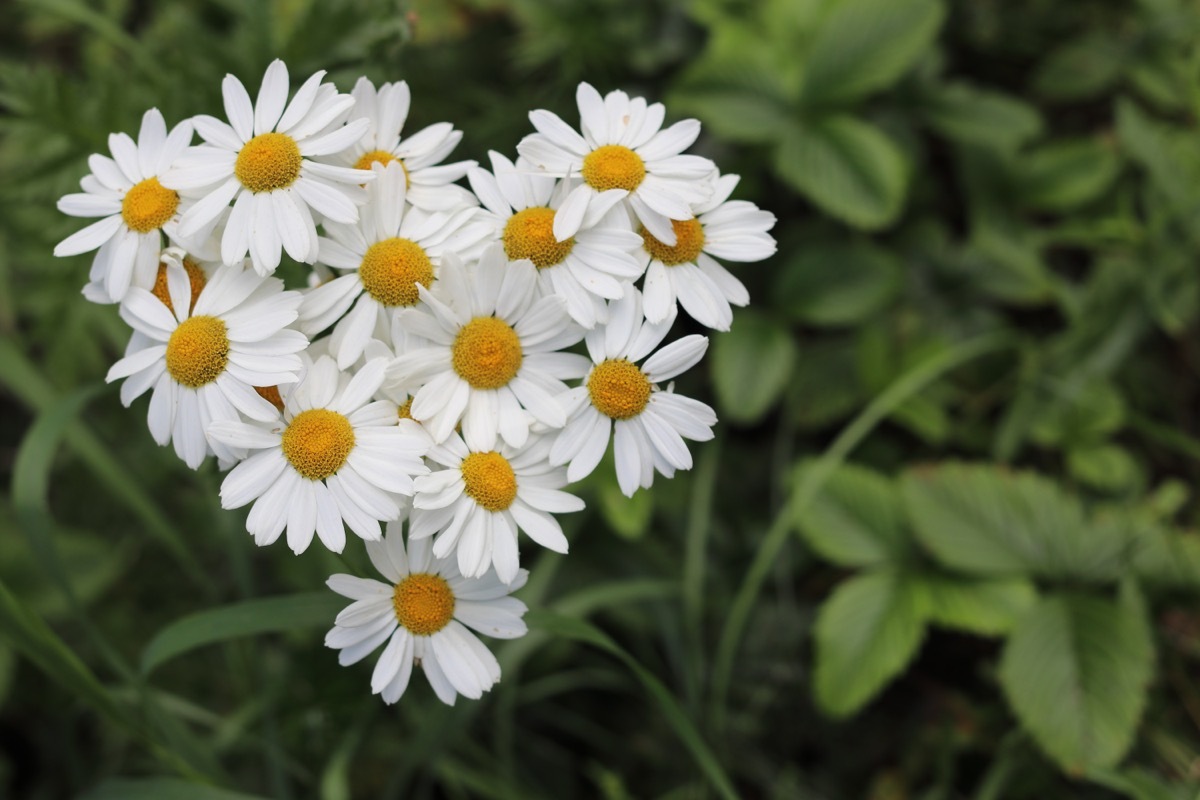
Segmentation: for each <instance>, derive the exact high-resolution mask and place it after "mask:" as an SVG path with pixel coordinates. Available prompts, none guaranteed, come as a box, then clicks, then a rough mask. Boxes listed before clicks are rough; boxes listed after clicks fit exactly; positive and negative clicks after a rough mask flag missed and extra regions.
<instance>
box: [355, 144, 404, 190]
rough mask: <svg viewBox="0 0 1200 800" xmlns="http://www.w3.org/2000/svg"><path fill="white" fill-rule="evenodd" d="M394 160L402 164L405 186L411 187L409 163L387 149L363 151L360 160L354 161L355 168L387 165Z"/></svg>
mask: <svg viewBox="0 0 1200 800" xmlns="http://www.w3.org/2000/svg"><path fill="white" fill-rule="evenodd" d="M393 161H395V162H397V163H398V164H399V165H400V169H402V170H404V188H405V189H411V188H412V179H411V178H409V176H408V165H407V164H405V163H404V159H403V158H396V157H395V156H394V155H392V154H391V153H389V152H388V151H387V150H371V151H370V152H367V153H363V154H362V155H361V156H360V157H359V159H358V161H355V162H354V168H355V169H370V168H371V165H372V164H383V165H384V166H385V167H386V166H387V165H388V164H390V163H392V162H393Z"/></svg>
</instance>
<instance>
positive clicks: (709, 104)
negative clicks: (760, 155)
mask: <svg viewBox="0 0 1200 800" xmlns="http://www.w3.org/2000/svg"><path fill="white" fill-rule="evenodd" d="M671 107H672V108H675V109H678V112H677V113H683V114H695V115H696V116H697V117H699V118H700V120H701V121H702V122H703V123H704V126H705V130H707V131H711V132H712V133H713V134H715V135H716V136H717V137H719V138H722V139H728V140H729V141H731V142H748V143H762V142H773V141H777V140H778V139H781V138H782V137H783V134H784V132H785V131H786V130H787V128H788V126H789V125H790V124H791V122H790V121H791V114H790V113H789V110H788V108H787V107H786V106H784V105H783V104H782V103H781V102H780V101H779V99H778V98H775V97H771V96H769V95H766V94H755V93H753V92H751V91H747V90H746V89H737V88H732V89H719V88H717V89H707V90H697V91H692V92H686V93H681V94H680V95H679V96H678V98H677V101H676V102H675V103H673V104H672V106H671Z"/></svg>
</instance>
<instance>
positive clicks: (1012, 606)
mask: <svg viewBox="0 0 1200 800" xmlns="http://www.w3.org/2000/svg"><path fill="white" fill-rule="evenodd" d="M920 580H921V587H922V590H923V591H924V592H925V594H926V598H927V604H928V605H927V612H928V615H929V621H930V622H932V623H933V624H934V625H940V626H942V627H945V628H953V629H955V630H960V631H966V632H967V633H977V634H980V635H982V636H998V635H1000V634H1003V633H1008V632H1009V631H1010V630H1012V629H1013V627H1014V626H1015V625H1016V623H1017V620H1019V619H1020V618H1021V617H1022V616H1023V615H1024V614H1025V612H1026V611H1028V610H1029V608H1030V607H1031V606H1032V605H1033V604H1034V603H1035V602H1036V601H1037V592H1036V591H1035V590H1034V588H1033V584H1032V583H1030V582H1029V581H1026V580H1021V579H1014V580H978V579H969V578H962V577H958V576H953V575H923V576H921V579H920Z"/></svg>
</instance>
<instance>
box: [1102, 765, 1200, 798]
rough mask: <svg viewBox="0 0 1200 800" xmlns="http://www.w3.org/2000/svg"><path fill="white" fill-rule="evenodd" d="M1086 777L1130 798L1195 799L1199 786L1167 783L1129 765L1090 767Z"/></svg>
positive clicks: (1192, 783)
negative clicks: (1118, 767) (1126, 767)
mask: <svg viewBox="0 0 1200 800" xmlns="http://www.w3.org/2000/svg"><path fill="white" fill-rule="evenodd" d="M1087 779H1088V780H1089V781H1091V782H1093V783H1098V784H1100V785H1101V786H1104V787H1105V788H1108V789H1112V790H1113V791H1114V792H1120V793H1121V794H1123V795H1124V796H1125V797H1128V798H1130V800H1196V798H1197V797H1200V786H1198V785H1197V784H1196V783H1195V782H1194V781H1189V782H1187V783H1167V782H1166V781H1164V780H1163V779H1162V778H1161V777H1160V776H1159V775H1157V774H1155V773H1153V772H1150V771H1149V770H1146V769H1140V768H1137V767H1131V768H1129V769H1124V770H1120V771H1118V770H1115V769H1092V770H1088V773H1087Z"/></svg>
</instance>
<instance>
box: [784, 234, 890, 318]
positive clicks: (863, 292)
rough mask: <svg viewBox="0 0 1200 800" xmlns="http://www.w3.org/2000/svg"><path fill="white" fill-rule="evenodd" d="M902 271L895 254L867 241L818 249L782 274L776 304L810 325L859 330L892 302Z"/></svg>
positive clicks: (801, 256) (799, 256) (797, 259)
mask: <svg viewBox="0 0 1200 800" xmlns="http://www.w3.org/2000/svg"><path fill="white" fill-rule="evenodd" d="M903 270H904V265H903V263H902V262H901V260H900V259H899V258H898V257H897V256H896V255H895V254H894V253H892V252H890V251H888V250H884V249H883V248H881V247H876V246H874V245H871V244H868V243H866V242H853V243H847V244H816V245H812V246H809V247H804V248H801V250H800V251H799V253H798V254H797V255H796V257H795V258H793V259H792V260H791V261H790V262H789V263H788V264H787V265H786V266H785V267H784V268H783V269H781V270H779V278H778V280H777V281H776V283H775V292H774V295H773V298H772V301H773V302H774V304H775V306H776V307H777V308H779V309H780V310H781V311H783V312H784V313H786V314H788V315H789V316H791V317H792V318H793V319H796V320H798V321H800V322H804V323H806V324H808V325H816V326H821V327H841V326H850V325H857V324H859V323H861V322H863V321H865V320H867V319H869V318H871V317H873V316H874V315H875V314H877V313H878V312H879V311H880V310H881V309H882V308H883V307H884V306H886V305H887V304H888V303H889V302H891V300H892V299H893V298H894V297H895V296H896V293H897V291H898V290H899V289H900V283H901V275H902V273H903Z"/></svg>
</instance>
